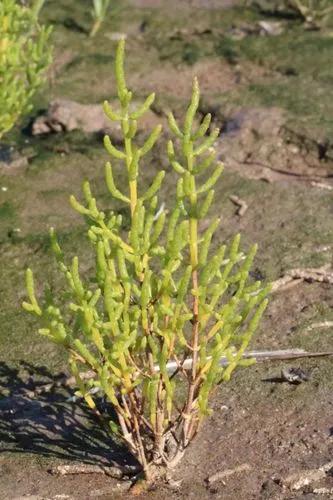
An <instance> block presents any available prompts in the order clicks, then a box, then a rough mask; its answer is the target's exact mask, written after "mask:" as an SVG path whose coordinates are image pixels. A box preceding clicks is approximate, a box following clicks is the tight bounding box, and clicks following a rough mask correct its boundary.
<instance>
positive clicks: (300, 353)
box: [67, 349, 333, 385]
mask: <svg viewBox="0 0 333 500" xmlns="http://www.w3.org/2000/svg"><path fill="white" fill-rule="evenodd" d="M326 356H333V351H332V352H330V351H326V352H307V351H305V350H304V349H278V350H276V351H246V352H244V354H243V356H242V357H243V359H251V358H254V359H255V360H256V361H257V362H259V363H260V362H264V361H283V360H291V359H299V358H316V357H326ZM229 362H230V361H229V360H228V359H227V358H226V357H224V356H223V357H222V358H221V359H220V363H221V365H222V366H227V365H228V364H229ZM178 366H179V365H178V363H177V362H176V361H170V362H169V363H167V366H166V367H167V370H168V372H169V373H173V372H174V371H175V370H177V369H178ZM191 368H192V358H187V359H185V360H184V361H183V362H182V369H183V370H190V369H191ZM155 371H156V372H158V371H159V367H158V366H155ZM81 375H82V376H83V377H85V378H93V377H94V376H95V373H94V372H93V371H91V370H89V371H87V372H82V373H80V377H81ZM67 385H75V379H74V378H73V377H70V378H69V379H68V380H67Z"/></svg>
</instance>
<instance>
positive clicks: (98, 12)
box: [90, 0, 110, 37]
mask: <svg viewBox="0 0 333 500" xmlns="http://www.w3.org/2000/svg"><path fill="white" fill-rule="evenodd" d="M109 6H110V0H93V9H92V11H91V15H92V17H93V19H94V24H93V26H92V28H91V31H90V36H91V37H93V36H95V35H96V33H97V31H98V30H99V29H100V27H101V25H102V23H103V21H104V19H105V16H106V14H107V11H108V8H109Z"/></svg>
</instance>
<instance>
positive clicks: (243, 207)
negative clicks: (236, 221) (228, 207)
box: [229, 194, 249, 217]
mask: <svg viewBox="0 0 333 500" xmlns="http://www.w3.org/2000/svg"><path fill="white" fill-rule="evenodd" d="M229 200H230V201H232V203H234V205H237V207H238V208H237V211H236V215H239V217H243V215H244V214H245V212H246V211H247V209H248V208H249V206H248V204H247V203H246V201H244V200H242V199H241V198H239V197H238V196H236V195H233V194H232V195H231V196H229Z"/></svg>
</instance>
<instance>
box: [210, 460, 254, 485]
mask: <svg viewBox="0 0 333 500" xmlns="http://www.w3.org/2000/svg"><path fill="white" fill-rule="evenodd" d="M251 470H252V467H251V465H250V464H241V465H238V466H237V467H235V468H234V469H225V470H222V471H220V472H216V474H213V475H212V476H209V477H208V478H207V479H206V481H207V483H208V484H213V483H215V482H216V481H221V480H222V482H223V479H227V478H228V477H230V476H233V475H234V474H238V473H239V472H249V471H251Z"/></svg>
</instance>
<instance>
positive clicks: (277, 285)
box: [272, 265, 333, 292]
mask: <svg viewBox="0 0 333 500" xmlns="http://www.w3.org/2000/svg"><path fill="white" fill-rule="evenodd" d="M294 280H298V281H297V283H299V282H300V281H308V282H310V283H313V282H318V283H330V284H333V271H332V269H329V267H328V265H325V266H322V267H318V268H304V269H290V270H289V271H287V272H286V273H285V274H284V276H282V277H281V278H279V279H278V280H276V281H273V283H272V291H273V292H276V291H277V290H285V289H286V288H289V286H291V283H293V281H294Z"/></svg>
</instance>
